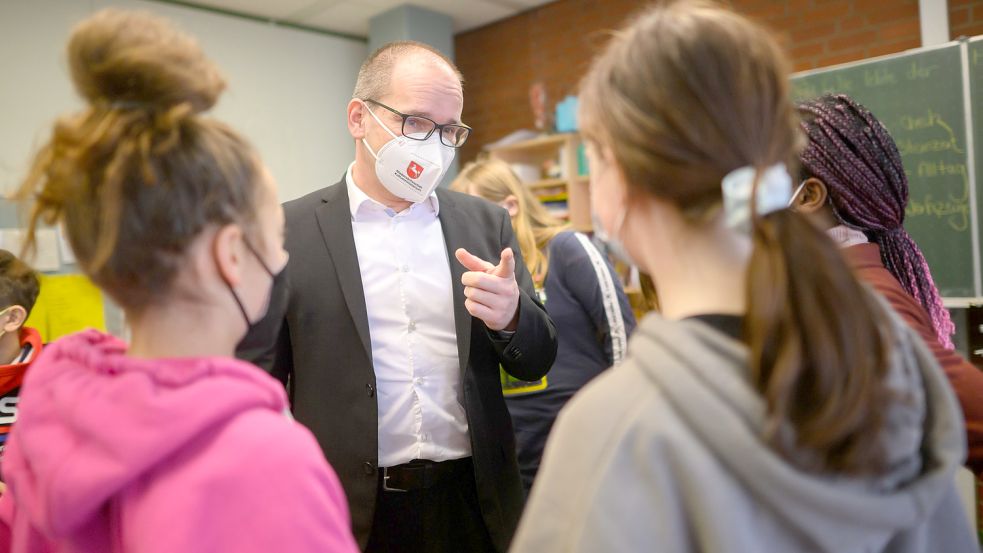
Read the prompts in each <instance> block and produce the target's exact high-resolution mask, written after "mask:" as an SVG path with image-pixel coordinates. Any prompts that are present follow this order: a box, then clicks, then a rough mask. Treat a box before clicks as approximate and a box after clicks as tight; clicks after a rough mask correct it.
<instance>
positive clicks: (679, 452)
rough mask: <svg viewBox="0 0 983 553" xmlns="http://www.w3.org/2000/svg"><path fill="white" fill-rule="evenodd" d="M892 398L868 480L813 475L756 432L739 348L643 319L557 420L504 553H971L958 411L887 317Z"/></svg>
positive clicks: (896, 322)
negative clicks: (623, 354) (957, 477)
mask: <svg viewBox="0 0 983 553" xmlns="http://www.w3.org/2000/svg"><path fill="white" fill-rule="evenodd" d="M890 320H891V324H892V326H893V327H894V335H895V336H896V339H897V344H896V348H895V352H896V353H897V354H896V355H895V356H894V357H893V358H894V365H893V366H892V368H891V370H890V372H889V375H888V383H889V385H890V386H891V387H892V388H893V389H894V390H895V391H896V392H898V393H899V395H900V396H901V397H903V398H904V399H903V400H901V401H898V402H895V404H894V406H893V408H892V409H891V410H890V412H889V413H888V422H887V425H886V427H885V430H884V432H883V434H882V436H881V438H880V439H882V440H884V443H885V446H886V447H887V452H888V459H889V462H890V467H891V468H890V470H888V471H886V473H885V474H883V475H882V476H880V477H877V478H852V477H843V476H835V475H817V474H810V473H807V472H804V471H802V470H800V469H798V468H797V467H796V466H794V465H792V464H790V463H789V462H788V461H786V460H785V459H784V458H782V457H781V456H779V455H778V454H777V453H775V452H774V451H773V450H772V449H771V448H769V447H768V445H767V444H766V443H765V442H764V441H763V440H762V439H761V434H762V432H761V430H762V427H763V421H764V416H765V405H764V402H763V400H762V398H761V397H760V395H759V394H758V393H757V392H755V390H754V389H753V388H752V387H751V385H750V383H749V381H748V376H747V372H748V369H747V366H748V364H747V356H748V350H747V347H746V346H745V345H744V344H742V343H740V342H738V341H735V340H733V339H732V338H730V337H728V336H726V335H725V334H723V333H722V332H720V331H718V330H716V329H714V328H713V327H711V326H709V325H708V324H706V323H704V322H701V321H700V320H696V319H691V320H684V321H668V320H665V319H663V318H661V317H660V316H658V315H649V316H648V317H647V318H646V319H645V320H644V321H643V322H642V324H641V326H640V327H639V328H638V330H637V331H636V333H635V335H634V337H633V338H632V340H631V343H630V346H629V355H628V358H627V360H626V361H625V362H624V363H623V364H622V365H620V366H618V367H616V368H615V369H613V370H611V371H608V372H607V373H605V374H604V375H602V376H601V377H599V378H598V379H596V380H595V381H594V382H593V383H592V384H590V385H589V386H588V387H586V388H585V389H584V390H583V391H582V392H581V393H580V394H579V395H578V396H576V397H575V398H574V399H573V400H572V401H571V402H570V403H569V404H568V406H567V407H566V408H565V409H564V411H563V412H562V413H561V414H560V417H559V419H558V420H557V423H556V426H555V427H554V430H553V434H552V435H551V437H550V440H549V442H548V444H547V447H546V453H545V455H544V458H543V466H542V468H541V469H540V473H539V476H538V478H537V481H536V483H535V485H534V486H533V489H532V494H531V496H530V499H529V503H528V505H527V508H526V511H525V514H524V516H523V518H522V521H521V523H520V525H519V529H518V532H517V534H516V536H515V539H514V541H513V544H512V549H511V551H512V552H513V553H527V552H528V553H547V552H554V551H563V552H567V551H578V552H581V551H582V552H587V551H592V552H593V551H597V552H604V553H611V552H619V551H624V552H629V551H630V552H639V551H654V552H660V553H661V552H666V553H677V552H678V553H683V552H695V551H701V552H737V553H743V552H748V553H768V552H775V553H794V552H806V551H808V552H830V553H834V552H835V553H861V552H863V553H867V552H890V553H929V552H939V553H963V552H970V551H972V552H976V551H978V549H977V546H976V544H975V540H974V538H973V536H972V533H971V531H970V529H969V524H968V521H967V518H966V516H965V514H964V512H963V511H962V507H961V504H960V502H959V499H958V497H957V493H956V488H955V484H954V473H955V470H956V469H957V468H958V467H959V465H960V463H961V462H962V459H963V457H964V456H965V435H964V431H963V423H962V419H961V414H960V412H959V410H958V405H957V403H956V401H955V398H954V396H953V394H952V392H951V391H950V389H949V385H948V383H947V381H946V380H945V377H944V375H943V374H942V371H941V370H940V369H939V367H938V365H937V364H936V362H935V360H934V358H933V357H932V355H931V353H930V352H929V351H928V350H927V349H926V348H925V346H924V344H923V343H922V342H921V340H920V339H919V338H918V337H917V336H916V335H915V334H914V333H913V332H912V331H910V330H909V329H908V328H907V326H905V325H904V324H903V323H902V322H901V321H900V319H898V318H897V317H896V316H895V315H894V313H893V312H891V317H890Z"/></svg>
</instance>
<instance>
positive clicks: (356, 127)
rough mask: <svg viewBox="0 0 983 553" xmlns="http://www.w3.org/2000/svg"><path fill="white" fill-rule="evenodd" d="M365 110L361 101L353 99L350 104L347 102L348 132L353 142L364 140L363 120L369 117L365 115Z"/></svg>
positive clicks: (364, 123) (364, 122)
mask: <svg viewBox="0 0 983 553" xmlns="http://www.w3.org/2000/svg"><path fill="white" fill-rule="evenodd" d="M366 109H367V108H366V107H365V103H364V102H362V101H361V100H358V99H355V98H353V99H352V100H351V101H350V102H348V132H349V133H350V134H351V135H352V138H354V139H355V140H361V139H363V138H365V134H366V128H365V125H366V121H365V118H366V117H369V115H368V114H367V113H365V110H366Z"/></svg>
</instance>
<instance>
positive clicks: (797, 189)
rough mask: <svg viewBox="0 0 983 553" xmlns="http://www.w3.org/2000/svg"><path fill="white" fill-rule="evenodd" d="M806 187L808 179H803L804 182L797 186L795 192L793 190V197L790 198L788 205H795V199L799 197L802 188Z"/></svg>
mask: <svg viewBox="0 0 983 553" xmlns="http://www.w3.org/2000/svg"><path fill="white" fill-rule="evenodd" d="M805 187H806V181H802V182H800V183H799V186H797V187H796V188H795V192H792V197H791V198H789V200H788V206H789V207H792V206H793V205H795V199H796V198H798V197H799V192H802V189H803V188H805Z"/></svg>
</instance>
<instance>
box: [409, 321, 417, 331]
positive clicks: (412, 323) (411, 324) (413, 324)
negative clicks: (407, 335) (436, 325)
mask: <svg viewBox="0 0 983 553" xmlns="http://www.w3.org/2000/svg"><path fill="white" fill-rule="evenodd" d="M414 330H416V323H415V322H413V321H410V332H413V331H414Z"/></svg>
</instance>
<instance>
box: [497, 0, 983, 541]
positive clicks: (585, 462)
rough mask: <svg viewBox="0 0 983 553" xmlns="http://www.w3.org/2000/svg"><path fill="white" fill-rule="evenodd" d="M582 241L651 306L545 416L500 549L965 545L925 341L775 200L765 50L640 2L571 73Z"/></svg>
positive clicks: (725, 30)
mask: <svg viewBox="0 0 983 553" xmlns="http://www.w3.org/2000/svg"><path fill="white" fill-rule="evenodd" d="M580 116H581V117H580V120H581V121H582V126H583V130H584V135H585V137H586V139H587V141H588V145H589V147H588V155H589V157H590V166H591V197H592V204H593V208H594V210H595V212H596V217H597V220H598V221H599V223H600V226H601V228H599V229H598V231H599V233H601V234H605V235H607V236H608V239H609V240H610V241H611V242H613V243H614V244H615V245H616V246H617V247H616V248H615V249H616V250H621V252H622V253H623V254H624V255H627V256H629V257H631V258H633V259H634V261H635V262H636V264H637V265H638V266H639V267H640V268H641V269H642V270H643V271H645V272H647V273H649V274H650V275H652V277H653V280H654V282H655V285H656V289H657V291H658V294H659V299H660V303H661V308H662V313H661V314H658V315H655V314H653V315H649V316H648V317H647V318H646V319H645V320H643V321H642V323H641V325H640V327H639V328H638V329H637V330H636V333H635V335H634V337H633V338H632V339H631V341H630V344H629V350H628V356H627V358H626V360H625V361H624V362H623V363H622V364H621V365H620V366H618V367H615V368H614V369H613V370H611V371H609V372H607V373H605V374H604V375H602V376H600V377H599V378H598V379H596V380H595V381H594V382H593V383H591V384H589V385H588V386H587V387H586V388H584V389H583V390H582V392H581V393H580V394H579V395H578V396H576V397H575V398H574V399H573V400H572V401H571V402H570V403H569V404H568V406H567V407H566V408H565V409H564V411H563V412H562V413H561V415H560V417H559V419H558V420H557V423H556V425H555V427H554V430H553V434H552V435H551V437H550V441H549V443H548V445H547V448H546V453H545V456H544V459H543V465H542V467H541V469H540V474H539V477H538V480H537V482H536V485H535V486H534V487H533V490H532V494H531V497H530V500H529V503H528V506H527V510H526V513H525V515H524V517H523V519H522V522H521V523H520V526H519V530H518V532H517V534H516V537H515V539H514V542H513V545H512V550H513V551H514V552H517V553H526V552H535V553H542V552H546V551H550V552H552V551H564V552H566V551H585V552H586V551H598V552H605V553H608V552H619V551H625V552H636V551H658V552H670V553H674V552H679V553H683V552H696V551H701V552H723V551H726V552H748V553H769V552H775V553H794V552H829V553H834V552H835V553H861V552H863V553H867V552H891V553H901V552H904V553H929V552H941V553H963V552H970V551H978V549H977V547H976V545H975V543H974V540H973V537H972V534H971V531H970V529H969V524H968V521H967V519H966V516H965V515H964V513H963V512H962V510H961V507H960V504H959V500H958V498H957V495H956V491H955V485H954V481H953V475H954V472H955V470H956V468H957V467H958V466H959V464H960V463H961V462H962V459H963V457H964V456H965V445H964V444H965V440H964V433H963V432H964V431H963V422H962V420H961V415H960V413H959V408H958V406H957V404H956V402H955V399H954V397H953V393H952V391H951V390H950V388H949V385H948V383H947V382H946V380H945V377H944V376H943V374H942V372H941V370H940V369H939V366H938V365H937V363H936V362H935V360H934V358H933V357H932V355H931V353H929V351H928V350H927V349H926V347H925V345H924V344H923V343H922V342H921V340H920V339H919V338H918V337H917V335H915V334H914V333H913V332H912V331H911V330H909V329H908V327H907V326H906V325H905V324H904V323H903V322H901V321H900V319H899V318H898V316H897V315H895V314H894V313H893V312H892V311H891V310H890V309H889V308H888V307H887V306H886V305H885V304H884V303H883V302H882V301H881V300H879V299H877V298H876V296H875V295H874V294H872V293H871V292H870V291H869V290H867V289H865V288H864V287H862V286H861V285H860V284H859V283H858V282H857V281H856V280H855V279H854V277H853V276H852V274H851V272H850V270H849V268H848V267H847V265H846V263H845V262H844V260H843V259H842V258H841V257H840V255H839V253H838V252H837V249H836V247H835V246H834V245H833V244H832V242H830V241H829V240H828V238H827V237H826V236H825V235H824V233H823V232H822V230H820V229H819V228H818V227H816V226H814V225H813V224H811V223H810V222H809V221H808V220H806V219H805V218H804V217H803V216H801V215H798V214H795V213H793V212H791V211H790V210H788V209H786V207H787V206H788V203H789V201H790V200H791V198H792V196H793V186H792V181H791V178H790V176H789V171H788V169H787V168H786V166H785V164H784V162H786V161H790V160H793V159H795V157H796V154H797V151H798V148H799V145H800V143H801V140H800V136H799V133H798V130H797V120H796V115H795V110H794V107H793V105H792V103H791V101H790V94H789V90H788V68H787V62H786V60H785V58H784V56H783V54H782V52H781V50H780V48H779V47H778V45H777V44H776V42H775V41H774V39H772V38H771V37H770V36H769V35H768V33H767V32H766V31H764V29H762V28H761V27H759V26H757V25H755V24H754V23H752V22H750V21H749V20H748V19H746V18H744V17H742V16H739V15H737V14H735V13H733V12H731V11H728V10H726V9H723V8H721V7H719V6H717V5H714V4H708V3H702V2H678V3H672V4H668V5H667V4H662V5H659V6H656V7H654V8H651V9H649V10H647V11H645V12H643V13H642V14H640V15H639V16H638V17H636V18H634V19H633V20H632V22H631V23H630V24H629V25H628V26H627V27H626V28H624V29H623V30H622V31H621V32H620V33H618V34H617V35H616V36H615V37H614V38H613V39H612V40H611V42H610V44H609V45H608V47H607V48H606V50H605V51H604V52H603V53H602V54H601V55H600V57H598V58H597V59H596V60H595V62H594V64H593V66H592V68H591V71H590V72H589V74H588V75H587V77H586V78H585V79H584V82H583V84H582V90H581V113H580Z"/></svg>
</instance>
